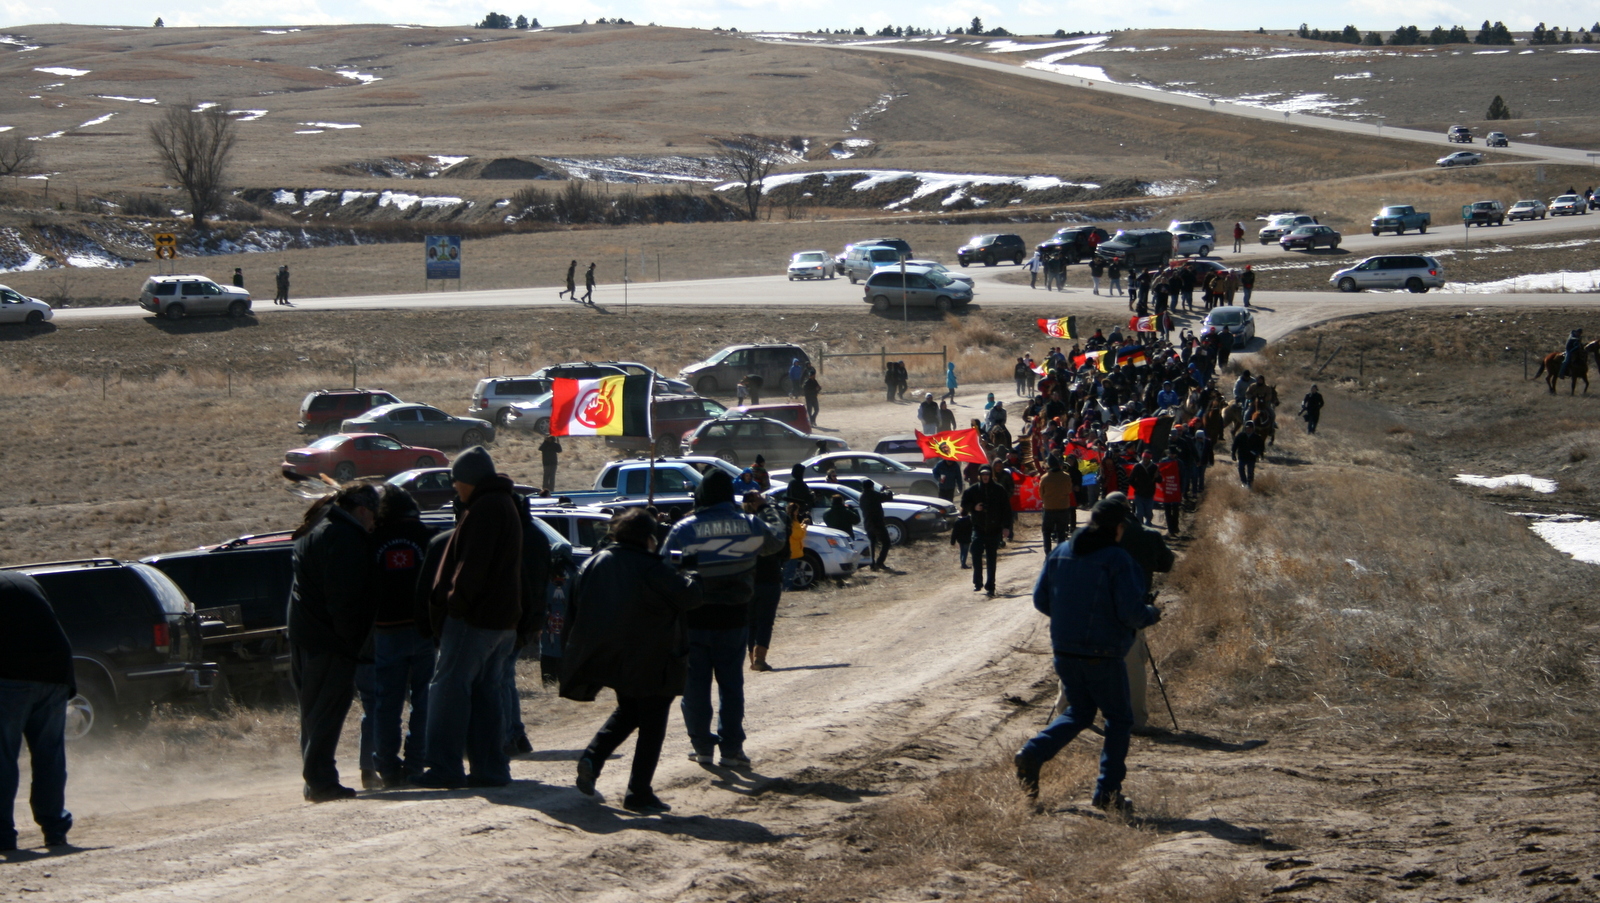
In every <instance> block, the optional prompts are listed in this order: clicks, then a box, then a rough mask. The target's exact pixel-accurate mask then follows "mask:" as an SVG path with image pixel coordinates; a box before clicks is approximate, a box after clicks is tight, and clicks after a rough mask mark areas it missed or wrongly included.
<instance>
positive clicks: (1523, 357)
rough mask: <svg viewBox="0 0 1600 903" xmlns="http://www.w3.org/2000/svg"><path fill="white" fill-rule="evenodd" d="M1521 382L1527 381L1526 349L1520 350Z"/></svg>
mask: <svg viewBox="0 0 1600 903" xmlns="http://www.w3.org/2000/svg"><path fill="white" fill-rule="evenodd" d="M1522 381H1523V382H1527V381H1528V349H1526V348H1524V349H1522Z"/></svg>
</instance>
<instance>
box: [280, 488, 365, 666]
mask: <svg viewBox="0 0 1600 903" xmlns="http://www.w3.org/2000/svg"><path fill="white" fill-rule="evenodd" d="M371 556H372V537H371V534H369V533H368V532H367V528H366V527H364V526H362V524H361V522H360V521H359V520H356V517H355V515H353V514H351V513H350V512H348V511H346V510H344V509H343V508H340V507H338V506H337V505H333V504H330V505H328V506H327V507H326V508H325V509H324V510H323V514H322V519H321V520H319V521H318V522H317V524H316V526H314V527H312V528H311V529H310V530H309V531H307V532H306V534H305V535H304V536H301V537H300V538H299V539H297V540H295V541H294V584H293V586H292V587H291V589H290V590H289V642H291V643H293V644H294V645H296V646H299V647H300V648H301V649H304V650H306V651H308V652H316V653H324V654H333V655H339V656H343V657H344V658H347V659H349V660H351V661H356V660H357V659H358V658H359V656H360V653H361V647H362V646H363V645H365V644H366V642H367V636H368V635H369V634H370V633H371V632H372V622H373V619H374V618H375V617H376V615H377V608H378V605H377V595H376V594H375V593H374V592H373V589H372V575H373V569H372V567H371V566H370V565H369V562H371V561H372V557H371Z"/></svg>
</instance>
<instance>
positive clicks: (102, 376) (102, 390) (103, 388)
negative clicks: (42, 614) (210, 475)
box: [100, 366, 1528, 401]
mask: <svg viewBox="0 0 1600 903" xmlns="http://www.w3.org/2000/svg"><path fill="white" fill-rule="evenodd" d="M1522 369H1523V370H1527V369H1528V368H1527V367H1526V366H1524V367H1523V368H1522ZM1523 376H1527V374H1526V373H1524V374H1523ZM110 378H111V374H109V373H102V374H100V400H101V401H105V400H106V380H108V379H110Z"/></svg>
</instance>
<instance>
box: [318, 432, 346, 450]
mask: <svg viewBox="0 0 1600 903" xmlns="http://www.w3.org/2000/svg"><path fill="white" fill-rule="evenodd" d="M348 438H350V437H349V436H338V435H334V436H323V437H322V438H321V439H318V440H317V441H315V442H313V443H311V445H310V446H308V447H309V448H317V449H323V450H327V449H330V448H338V447H339V446H341V445H343V444H344V441H345V440H346V439H348Z"/></svg>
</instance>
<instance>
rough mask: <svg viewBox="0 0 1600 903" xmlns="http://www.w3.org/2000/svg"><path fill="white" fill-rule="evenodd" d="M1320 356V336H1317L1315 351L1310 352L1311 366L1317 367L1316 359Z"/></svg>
mask: <svg viewBox="0 0 1600 903" xmlns="http://www.w3.org/2000/svg"><path fill="white" fill-rule="evenodd" d="M1321 356H1322V336H1320V335H1319V336H1317V350H1316V351H1313V352H1311V366H1313V367H1315V366H1316V365H1317V358H1319V357H1321Z"/></svg>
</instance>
